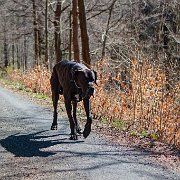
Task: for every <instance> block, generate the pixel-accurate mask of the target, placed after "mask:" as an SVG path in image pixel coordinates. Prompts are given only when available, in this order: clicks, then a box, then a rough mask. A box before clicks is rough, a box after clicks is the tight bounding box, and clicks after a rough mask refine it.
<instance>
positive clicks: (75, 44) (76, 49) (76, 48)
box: [72, 0, 80, 62]
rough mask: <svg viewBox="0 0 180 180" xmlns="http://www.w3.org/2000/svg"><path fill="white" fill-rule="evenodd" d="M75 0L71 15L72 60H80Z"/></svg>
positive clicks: (75, 0) (76, 3)
mask: <svg viewBox="0 0 180 180" xmlns="http://www.w3.org/2000/svg"><path fill="white" fill-rule="evenodd" d="M77 5H78V2H77V0H73V7H72V15H73V23H72V24H73V50H74V60H75V61H77V62H80V58H79V43H78V12H77Z"/></svg>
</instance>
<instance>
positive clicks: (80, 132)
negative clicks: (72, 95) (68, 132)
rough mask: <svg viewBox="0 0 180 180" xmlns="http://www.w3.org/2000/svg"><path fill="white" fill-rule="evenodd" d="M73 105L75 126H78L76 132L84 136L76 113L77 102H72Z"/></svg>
mask: <svg viewBox="0 0 180 180" xmlns="http://www.w3.org/2000/svg"><path fill="white" fill-rule="evenodd" d="M72 104H73V118H74V122H75V125H76V131H77V133H78V134H82V129H81V127H80V126H79V123H78V120H77V116H76V113H77V101H72Z"/></svg>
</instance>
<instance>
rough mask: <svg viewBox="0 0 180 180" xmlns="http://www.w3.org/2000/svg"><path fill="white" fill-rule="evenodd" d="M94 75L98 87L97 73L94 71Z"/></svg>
mask: <svg viewBox="0 0 180 180" xmlns="http://www.w3.org/2000/svg"><path fill="white" fill-rule="evenodd" d="M93 73H94V78H95V79H94V83H95V84H96V85H97V72H96V71H94V70H93Z"/></svg>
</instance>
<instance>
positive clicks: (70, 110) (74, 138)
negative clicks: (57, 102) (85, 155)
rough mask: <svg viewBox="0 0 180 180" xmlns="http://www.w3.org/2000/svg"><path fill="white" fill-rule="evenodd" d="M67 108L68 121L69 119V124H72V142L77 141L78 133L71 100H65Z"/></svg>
mask: <svg viewBox="0 0 180 180" xmlns="http://www.w3.org/2000/svg"><path fill="white" fill-rule="evenodd" d="M65 107H66V111H67V115H68V119H69V123H70V129H71V137H70V140H77V139H78V137H77V132H76V124H75V121H74V118H73V116H72V105H71V100H65Z"/></svg>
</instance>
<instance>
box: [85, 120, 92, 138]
mask: <svg viewBox="0 0 180 180" xmlns="http://www.w3.org/2000/svg"><path fill="white" fill-rule="evenodd" d="M90 132H91V123H86V125H85V128H84V131H83V136H84V138H87V137H88V136H89V134H90Z"/></svg>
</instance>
